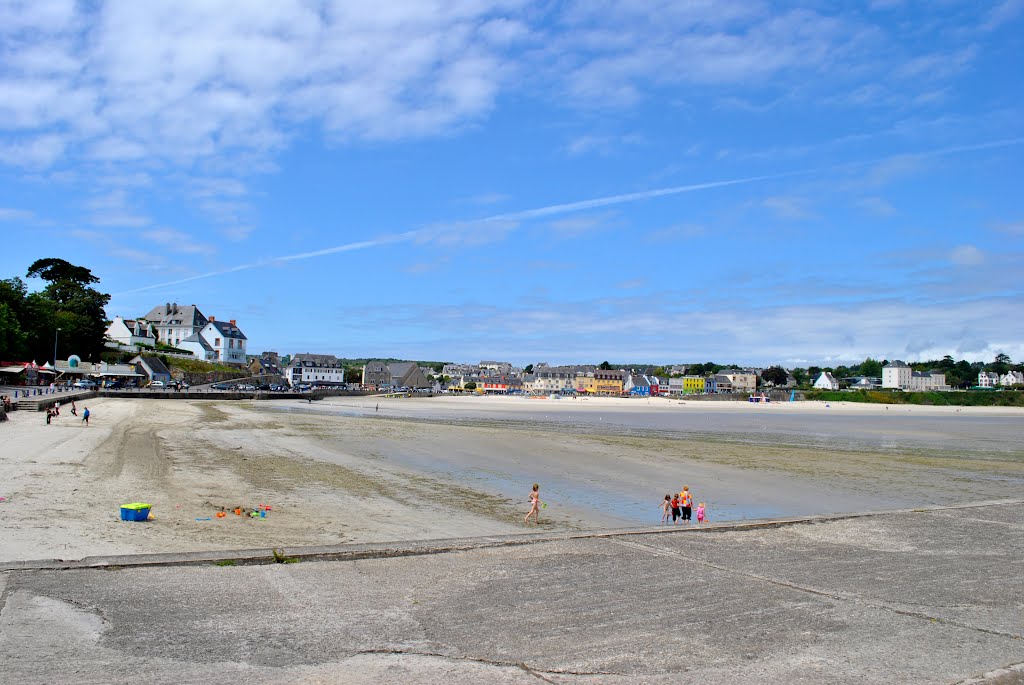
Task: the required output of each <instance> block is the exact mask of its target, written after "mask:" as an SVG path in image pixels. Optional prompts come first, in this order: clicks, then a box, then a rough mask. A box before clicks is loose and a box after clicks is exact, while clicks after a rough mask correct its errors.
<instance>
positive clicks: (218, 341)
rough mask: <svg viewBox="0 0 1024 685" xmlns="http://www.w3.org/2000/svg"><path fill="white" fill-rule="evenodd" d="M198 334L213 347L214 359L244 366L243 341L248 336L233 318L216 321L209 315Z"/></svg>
mask: <svg viewBox="0 0 1024 685" xmlns="http://www.w3.org/2000/svg"><path fill="white" fill-rule="evenodd" d="M199 335H200V336H202V338H203V340H205V341H206V343H207V344H208V345H209V346H210V347H212V348H213V358H214V359H215V360H217V361H220V362H224V363H225V364H237V365H238V366H245V360H246V357H245V342H246V340H248V338H246V337H245V334H244V333H242V331H241V329H239V328H238V323H237V322H236V321H235V320H234V319H231V320H230V321H217V320H216V319H215V318H213V317H212V316H211V317H210V318H209V320H208V321H207V323H206V325H205V326H204V327H203V328H202V329H201V330H200V331H199Z"/></svg>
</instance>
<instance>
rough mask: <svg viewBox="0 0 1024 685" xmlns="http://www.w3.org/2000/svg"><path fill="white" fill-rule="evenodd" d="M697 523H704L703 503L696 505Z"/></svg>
mask: <svg viewBox="0 0 1024 685" xmlns="http://www.w3.org/2000/svg"><path fill="white" fill-rule="evenodd" d="M697 523H704V503H703V502H701V503H700V504H698V505H697Z"/></svg>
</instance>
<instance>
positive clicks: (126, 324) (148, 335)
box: [107, 316, 156, 347]
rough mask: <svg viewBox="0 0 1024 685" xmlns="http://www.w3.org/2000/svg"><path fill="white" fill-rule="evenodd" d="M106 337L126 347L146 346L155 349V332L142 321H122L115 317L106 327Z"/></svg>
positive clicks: (151, 325)
mask: <svg viewBox="0 0 1024 685" xmlns="http://www.w3.org/2000/svg"><path fill="white" fill-rule="evenodd" d="M107 337H108V338H110V339H111V340H113V341H114V342H117V343H120V344H122V345H125V346H127V347H130V346H132V345H140V344H141V345H148V346H149V347H156V330H155V328H154V326H153V324H151V323H150V322H148V321H146V320H144V319H135V320H132V319H122V318H121V317H120V316H115V317H114V320H113V321H111V322H110V325H109V326H107Z"/></svg>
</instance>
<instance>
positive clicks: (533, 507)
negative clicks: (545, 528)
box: [524, 483, 540, 523]
mask: <svg viewBox="0 0 1024 685" xmlns="http://www.w3.org/2000/svg"><path fill="white" fill-rule="evenodd" d="M531 516H533V522H534V523H540V485H538V484H537V483H534V484H533V490H531V491H530V511H529V513H527V514H526V519H525V520H524V523H529V522H530V517H531Z"/></svg>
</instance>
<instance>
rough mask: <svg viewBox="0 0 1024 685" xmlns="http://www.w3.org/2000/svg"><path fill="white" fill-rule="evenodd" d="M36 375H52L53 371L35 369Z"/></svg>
mask: <svg viewBox="0 0 1024 685" xmlns="http://www.w3.org/2000/svg"><path fill="white" fill-rule="evenodd" d="M36 373H51V374H52V373H53V371H50V370H49V369H36Z"/></svg>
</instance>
